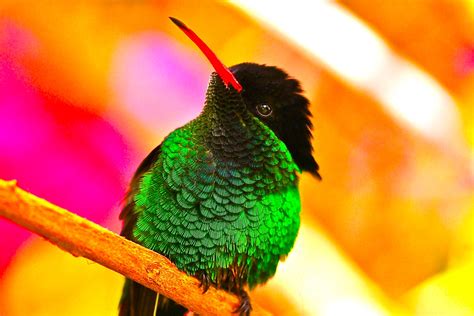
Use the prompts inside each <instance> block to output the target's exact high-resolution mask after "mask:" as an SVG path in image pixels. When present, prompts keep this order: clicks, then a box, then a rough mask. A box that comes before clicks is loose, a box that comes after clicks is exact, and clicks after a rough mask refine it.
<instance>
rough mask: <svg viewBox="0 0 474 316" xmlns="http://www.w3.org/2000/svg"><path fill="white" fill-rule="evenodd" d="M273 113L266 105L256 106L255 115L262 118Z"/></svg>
mask: <svg viewBox="0 0 474 316" xmlns="http://www.w3.org/2000/svg"><path fill="white" fill-rule="evenodd" d="M272 112H273V109H272V107H271V106H270V105H268V104H259V105H257V113H258V114H259V115H260V116H262V117H267V116H270V115H271V114H272Z"/></svg>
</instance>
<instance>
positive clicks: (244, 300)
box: [234, 290, 252, 316]
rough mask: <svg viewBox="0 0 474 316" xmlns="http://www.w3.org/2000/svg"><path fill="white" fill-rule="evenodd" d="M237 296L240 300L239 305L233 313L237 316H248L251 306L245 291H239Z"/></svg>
mask: <svg viewBox="0 0 474 316" xmlns="http://www.w3.org/2000/svg"><path fill="white" fill-rule="evenodd" d="M237 296H238V297H239V299H240V305H239V307H237V309H236V310H235V311H234V313H237V314H239V315H240V316H249V315H250V311H252V304H251V303H250V297H249V295H248V294H247V292H246V291H244V290H241V291H239V292H238V293H237Z"/></svg>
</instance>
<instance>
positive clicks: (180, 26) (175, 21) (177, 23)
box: [169, 16, 187, 29]
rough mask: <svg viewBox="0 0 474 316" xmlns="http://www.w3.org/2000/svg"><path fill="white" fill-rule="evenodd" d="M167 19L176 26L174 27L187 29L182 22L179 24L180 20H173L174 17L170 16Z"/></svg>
mask: <svg viewBox="0 0 474 316" xmlns="http://www.w3.org/2000/svg"><path fill="white" fill-rule="evenodd" d="M169 19H170V20H171V21H172V22H173V23H174V24H176V26H178V27H179V28H180V29H183V28H184V29H186V28H187V27H186V25H185V24H184V23H183V22H181V21H180V20H178V19H177V18H174V17H172V16H170V17H169Z"/></svg>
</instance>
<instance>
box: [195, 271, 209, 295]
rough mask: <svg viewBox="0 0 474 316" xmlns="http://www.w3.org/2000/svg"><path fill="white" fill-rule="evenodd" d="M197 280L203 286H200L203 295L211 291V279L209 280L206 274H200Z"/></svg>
mask: <svg viewBox="0 0 474 316" xmlns="http://www.w3.org/2000/svg"><path fill="white" fill-rule="evenodd" d="M197 278H198V280H199V281H200V282H201V284H199V287H201V288H202V293H203V294H204V293H206V292H207V290H209V288H210V287H211V279H210V278H209V276H208V275H207V273H206V272H202V271H201V272H198V275H197Z"/></svg>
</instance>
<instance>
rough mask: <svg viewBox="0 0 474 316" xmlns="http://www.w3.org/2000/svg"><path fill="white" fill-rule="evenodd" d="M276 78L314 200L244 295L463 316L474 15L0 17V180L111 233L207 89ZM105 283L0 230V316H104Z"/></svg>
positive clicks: (289, 305) (472, 268)
mask: <svg viewBox="0 0 474 316" xmlns="http://www.w3.org/2000/svg"><path fill="white" fill-rule="evenodd" d="M168 16H174V17H177V18H179V19H181V20H182V21H184V22H185V23H186V24H188V25H189V26H190V27H192V28H193V29H194V30H195V31H196V33H198V34H199V35H200V36H201V37H202V38H203V39H204V40H205V41H206V42H207V43H208V45H209V46H210V47H211V48H213V49H214V50H215V52H216V54H217V55H218V56H219V57H220V58H221V59H222V61H223V62H224V63H225V64H227V65H229V66H230V65H233V64H236V63H240V62H244V61H252V62H258V63H266V64H269V65H277V66H279V67H281V68H283V69H285V70H286V71H287V72H289V73H290V74H291V75H292V76H294V77H295V78H297V79H299V80H300V81H301V82H302V85H303V87H304V89H305V91H306V95H307V96H308V97H309V98H310V100H311V103H312V105H311V110H312V112H313V116H314V117H313V123H314V126H315V127H314V136H315V137H314V148H315V156H316V158H317V160H318V162H319V164H320V166H321V174H322V176H323V181H322V182H318V181H316V180H315V179H314V178H312V177H311V176H308V175H303V176H302V177H301V192H302V202H303V210H302V227H301V230H300V234H299V237H298V240H297V243H296V245H295V248H294V250H293V252H292V253H291V254H290V256H289V257H288V259H287V260H286V261H285V262H284V263H283V264H281V265H280V267H279V269H278V272H277V275H276V277H275V278H274V279H273V280H271V281H270V282H269V283H268V284H266V285H265V286H263V287H261V288H258V289H257V290H256V291H254V293H253V294H252V296H253V299H254V300H255V301H257V302H258V303H259V304H261V305H262V306H263V307H265V308H266V309H268V310H269V311H271V312H273V313H274V314H275V315H324V316H326V315H331V316H334V315H336V316H338V315H362V316H366V315H369V316H372V315H420V316H421V315H474V291H473V289H474V288H473V284H474V252H473V249H474V199H473V188H474V175H473V169H474V168H473V164H474V160H473V155H474V113H473V111H474V2H473V1H472V0H457V1H452V0H423V1H411V0H398V1H375V2H374V1H369V0H342V1H322V0H319V1H311V2H310V1H293V2H291V4H288V3H287V4H283V2H274V1H245V0H244V1H232V2H214V1H207V0H204V1H145V0H143V1H120V0H116V1H113V0H103V1H78V2H71V1H66V0H56V1H54V2H51V1H10V0H2V1H1V2H0V178H2V179H18V181H19V185H20V186H21V187H22V188H24V189H26V190H28V191H31V192H32V193H34V194H36V195H39V196H41V197H43V198H46V199H48V200H49V201H51V202H53V203H55V204H58V205H60V206H62V207H64V208H67V209H69V210H71V211H72V212H75V213H77V214H79V215H81V216H84V217H86V218H88V219H90V220H93V221H94V222H96V223H99V224H101V225H103V226H105V227H107V228H109V229H111V230H113V231H115V232H119V230H120V227H121V223H120V222H119V221H118V214H119V211H120V201H121V199H122V197H123V195H124V193H125V190H126V186H127V183H128V181H129V179H130V178H131V175H132V173H133V171H134V169H135V168H136V167H137V165H138V163H139V162H140V161H141V159H143V158H144V157H145V156H146V154H147V153H148V152H149V151H151V149H152V148H154V147H155V146H156V145H157V144H159V143H160V142H161V141H162V139H163V137H165V136H166V135H167V134H168V133H169V132H170V131H172V130H173V129H175V128H177V127H179V126H181V125H182V124H184V123H186V122H187V121H189V120H190V119H192V118H194V117H195V116H197V115H198V114H199V112H200V111H201V109H202V105H203V101H204V95H205V91H206V86H207V81H208V78H209V74H210V73H211V71H212V69H211V67H210V65H209V63H208V62H207V60H206V59H205V58H204V57H203V56H202V55H201V53H200V52H199V51H198V50H197V49H196V47H195V46H194V44H193V43H192V42H191V41H190V40H189V39H188V38H187V37H186V36H184V34H182V33H181V31H180V30H179V29H178V28H176V26H174V25H173V24H172V23H170V21H169V20H168ZM122 283H123V279H122V277H121V276H120V275H118V274H116V273H114V272H112V271H109V270H107V269H105V268H102V267H101V266H99V265H98V264H95V263H92V262H89V261H87V260H85V259H83V258H74V257H73V256H72V255H70V254H68V253H65V252H62V251H61V250H59V248H57V247H55V246H52V245H51V244H50V243H48V242H46V241H44V240H42V239H41V238H38V237H37V236H34V235H32V234H30V233H29V232H27V231H26V230H24V229H22V228H19V227H17V226H15V225H13V224H11V223H10V222H7V221H5V220H3V219H0V315H4V316H17V315H116V314H117V303H118V300H119V297H120V293H121V287H122Z"/></svg>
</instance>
